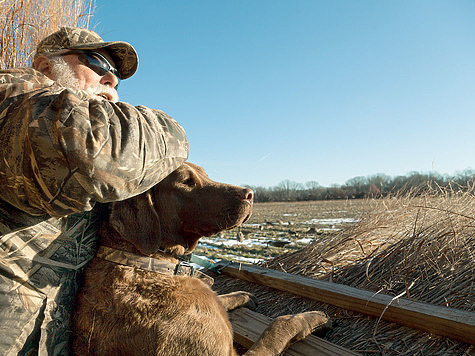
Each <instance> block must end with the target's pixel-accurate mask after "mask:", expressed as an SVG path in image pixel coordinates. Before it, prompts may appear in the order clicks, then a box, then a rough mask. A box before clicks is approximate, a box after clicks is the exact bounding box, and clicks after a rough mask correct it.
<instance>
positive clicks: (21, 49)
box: [0, 0, 93, 69]
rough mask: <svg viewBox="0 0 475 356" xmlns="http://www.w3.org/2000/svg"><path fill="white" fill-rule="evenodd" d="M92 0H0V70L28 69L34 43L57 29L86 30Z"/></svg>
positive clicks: (91, 8) (34, 46)
mask: <svg viewBox="0 0 475 356" xmlns="http://www.w3.org/2000/svg"><path fill="white" fill-rule="evenodd" d="M92 10H93V0H3V1H2V0H0V28H1V32H0V41H1V43H0V69H5V68H15V67H22V66H29V65H30V64H31V60H32V58H33V55H34V50H35V48H36V45H37V44H38V42H39V41H40V40H41V39H43V38H44V37H46V36H47V35H49V34H51V33H53V32H55V31H57V30H59V28H60V27H61V26H80V27H85V28H88V27H89V22H90V17H91V14H92Z"/></svg>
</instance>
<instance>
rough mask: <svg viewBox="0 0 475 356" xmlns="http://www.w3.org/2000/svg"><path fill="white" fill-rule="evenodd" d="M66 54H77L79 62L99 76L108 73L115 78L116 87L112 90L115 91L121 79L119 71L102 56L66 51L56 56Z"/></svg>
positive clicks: (90, 52) (94, 53) (93, 53)
mask: <svg viewBox="0 0 475 356" xmlns="http://www.w3.org/2000/svg"><path fill="white" fill-rule="evenodd" d="M68 54H79V56H78V59H79V61H81V63H83V64H85V65H86V66H87V67H89V68H91V69H92V70H93V71H94V72H96V73H97V74H99V75H100V76H103V75H106V74H107V73H108V72H111V73H112V74H114V75H115V76H116V78H117V85H116V86H115V87H114V89H116V90H117V88H118V87H119V83H120V80H121V79H122V78H121V75H120V73H119V71H118V70H117V69H115V68H114V67H113V66H112V65H111V64H110V63H109V61H108V60H107V59H106V58H105V57H104V56H103V55H102V54H100V53H98V52H93V51H67V52H65V53H61V54H58V55H60V56H65V55H68Z"/></svg>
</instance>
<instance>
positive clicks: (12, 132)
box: [0, 68, 188, 217]
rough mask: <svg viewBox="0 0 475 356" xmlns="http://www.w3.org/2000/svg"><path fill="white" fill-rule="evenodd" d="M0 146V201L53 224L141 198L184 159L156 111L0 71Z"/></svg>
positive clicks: (182, 147)
mask: <svg viewBox="0 0 475 356" xmlns="http://www.w3.org/2000/svg"><path fill="white" fill-rule="evenodd" d="M0 142H2V145H1V147H0V157H1V158H2V159H1V160H0V189H1V193H0V197H1V199H3V200H5V201H7V202H9V203H10V204H12V205H14V206H15V207H17V208H19V209H20V210H23V211H25V212H27V213H28V214H32V215H38V214H44V213H47V214H49V215H51V216H53V217H59V216H64V215H68V214H71V213H75V212H80V211H87V210H90V209H91V208H92V206H93V205H94V202H96V201H97V202H110V201H115V200H122V199H126V198H128V197H131V196H133V195H136V194H139V193H141V192H144V191H145V190H147V189H148V188H150V187H151V186H153V185H154V184H156V183H157V182H159V181H160V180H161V179H163V178H164V177H166V176H167V175H168V174H169V173H171V172H172V171H173V170H175V169H176V168H177V167H178V166H179V165H181V164H182V163H183V162H184V161H185V160H186V158H187V155H188V141H187V138H186V135H185V132H184V131H183V129H182V128H181V126H180V125H179V124H178V123H177V122H176V121H174V120H173V119H172V118H170V117H169V116H167V115H166V114H164V113H163V112H161V111H159V110H153V109H148V108H146V107H143V106H139V107H134V106H131V105H129V104H127V103H120V102H119V103H112V102H109V101H105V100H98V99H95V98H91V97H89V96H88V94H87V93H85V92H83V91H80V90H72V89H65V88H63V87H60V86H58V85H56V84H55V83H54V82H53V81H51V80H49V79H48V78H47V77H45V76H44V75H42V74H41V73H39V72H37V71H35V70H33V69H26V68H24V69H16V70H7V71H0Z"/></svg>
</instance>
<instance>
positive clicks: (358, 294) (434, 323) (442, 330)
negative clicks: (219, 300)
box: [221, 263, 475, 344]
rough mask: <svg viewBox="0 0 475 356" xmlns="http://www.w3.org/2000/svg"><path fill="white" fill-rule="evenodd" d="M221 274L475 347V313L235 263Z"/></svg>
mask: <svg viewBox="0 0 475 356" xmlns="http://www.w3.org/2000/svg"><path fill="white" fill-rule="evenodd" d="M221 267H223V268H222V270H221V273H223V274H226V275H228V276H231V277H235V278H239V279H242V280H245V281H249V282H254V283H258V284H263V285H266V286H268V287H272V288H276V289H279V290H282V291H286V292H290V293H293V294H296V295H300V296H303V297H306V298H310V299H314V300H317V301H320V302H324V303H328V304H332V305H335V306H337V307H340V308H344V309H347V310H352V311H356V312H359V313H363V314H367V315H371V316H374V317H378V318H379V317H381V319H384V320H387V321H391V322H394V323H398V324H401V325H404V326H408V327H410V328H414V329H419V330H422V331H426V332H430V333H433V334H436V335H440V336H445V337H449V338H453V339H456V340H460V341H463V342H466V343H469V344H475V313H472V312H469V311H464V310H460V309H454V308H448V307H442V306H437V305H432V304H427V303H420V302H415V301H411V300H408V299H403V298H398V299H397V300H393V299H394V298H393V297H392V296H389V295H385V294H375V293H373V292H370V291H366V290H363V289H358V288H354V287H349V286H345V285H342V284H337V283H331V282H327V281H319V280H316V279H312V278H307V277H302V276H297V275H293V274H289V273H284V272H279V271H275V270H271V269H267V268H262V267H258V266H251V265H245V264H240V263H231V264H223V265H221Z"/></svg>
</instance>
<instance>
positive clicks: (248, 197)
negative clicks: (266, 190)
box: [242, 188, 254, 203]
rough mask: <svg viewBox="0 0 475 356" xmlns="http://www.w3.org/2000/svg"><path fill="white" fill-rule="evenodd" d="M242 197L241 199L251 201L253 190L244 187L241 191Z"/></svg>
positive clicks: (252, 199)
mask: <svg viewBox="0 0 475 356" xmlns="http://www.w3.org/2000/svg"><path fill="white" fill-rule="evenodd" d="M242 198H243V200H247V201H248V202H249V203H252V202H253V201H254V192H253V191H252V190H251V189H249V188H245V189H243V191H242Z"/></svg>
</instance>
